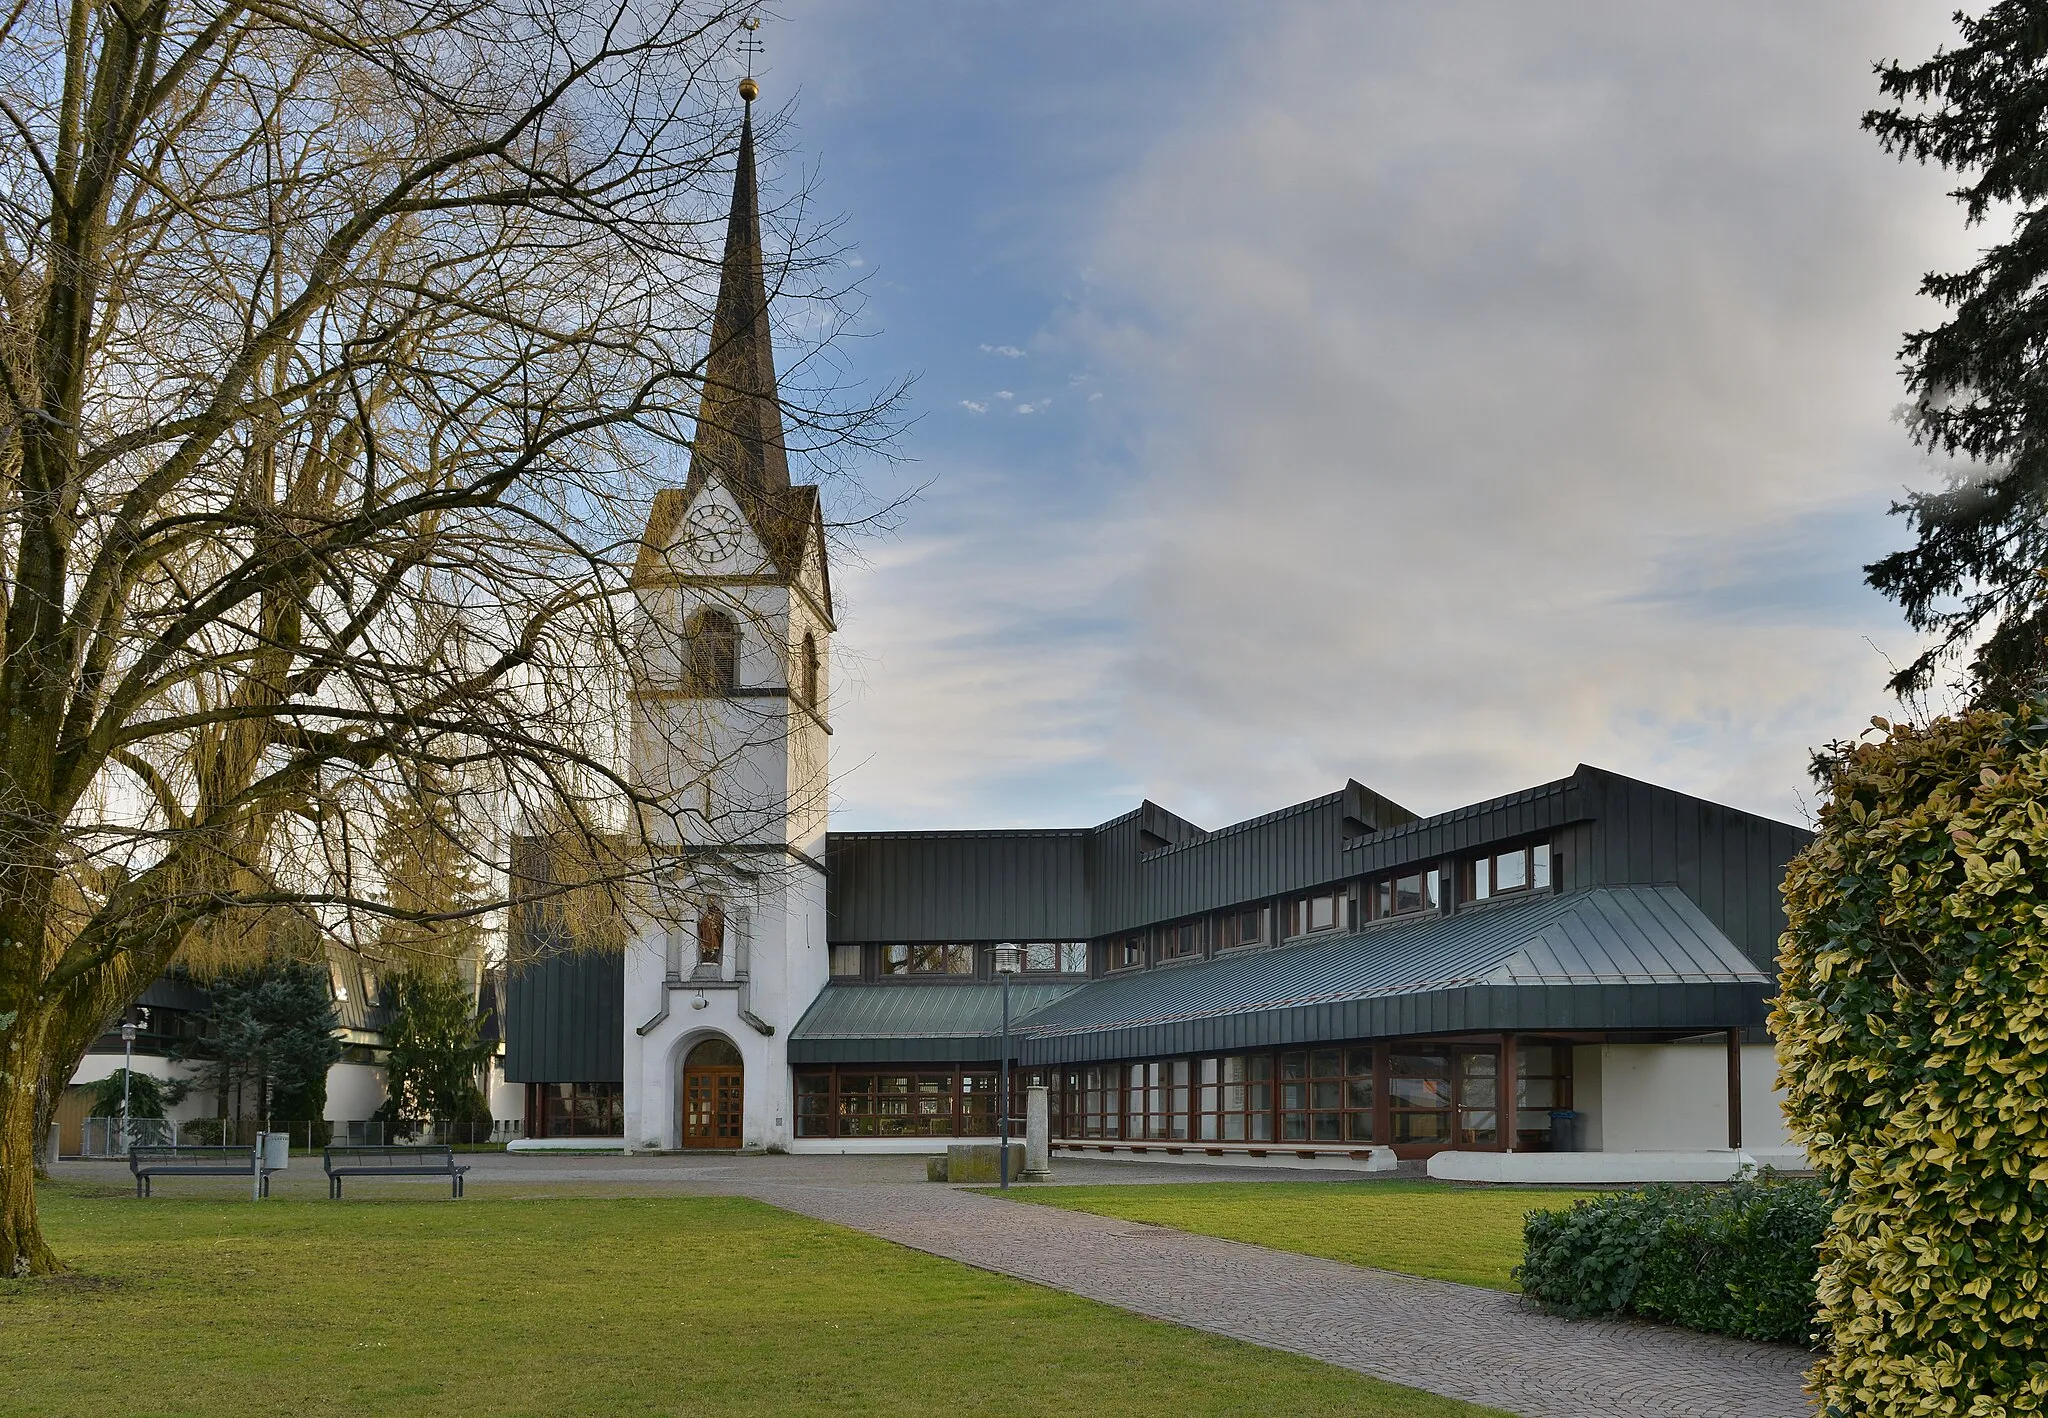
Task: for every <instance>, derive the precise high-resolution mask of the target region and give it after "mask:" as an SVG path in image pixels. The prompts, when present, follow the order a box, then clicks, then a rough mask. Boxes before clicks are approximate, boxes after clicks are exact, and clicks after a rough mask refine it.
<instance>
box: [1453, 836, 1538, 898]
mask: <svg viewBox="0 0 2048 1418" xmlns="http://www.w3.org/2000/svg"><path fill="white" fill-rule="evenodd" d="M1469 870H1470V873H1471V895H1472V899H1473V900H1474V901H1485V900H1489V899H1490V898H1492V897H1495V896H1509V895H1513V894H1514V893H1516V892H1520V891H1548V890H1549V889H1550V844H1549V843H1548V842H1538V843H1535V844H1534V845H1532V846H1527V847H1512V848H1510V849H1508V850H1507V851H1505V852H1494V853H1491V854H1490V855H1487V856H1484V857H1480V858H1479V859H1478V860H1476V861H1474V862H1473V863H1472V864H1471V866H1470V868H1469Z"/></svg>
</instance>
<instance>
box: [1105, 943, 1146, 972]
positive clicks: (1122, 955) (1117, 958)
mask: <svg viewBox="0 0 2048 1418" xmlns="http://www.w3.org/2000/svg"><path fill="white" fill-rule="evenodd" d="M1144 963H1145V937H1143V936H1141V935H1127V936H1124V937H1123V938H1121V939H1120V940H1116V941H1113V942H1111V944H1110V947H1109V968H1110V969H1112V970H1129V969H1133V968H1135V967H1137V966H1139V965H1143V964H1144Z"/></svg>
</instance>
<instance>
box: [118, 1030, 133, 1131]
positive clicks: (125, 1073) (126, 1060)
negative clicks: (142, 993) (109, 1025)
mask: <svg viewBox="0 0 2048 1418" xmlns="http://www.w3.org/2000/svg"><path fill="white" fill-rule="evenodd" d="M134 1077H135V1021H134V1020H132V1019H131V1020H128V1021H125V1022H124V1023H123V1024H122V1025H121V1151H122V1152H124V1153H125V1152H127V1151H128V1150H129V1149H130V1148H132V1147H133V1146H134V1145H135V1130H134V1129H133V1128H131V1127H129V1126H128V1087H129V1081H130V1080H131V1079H133V1078H134Z"/></svg>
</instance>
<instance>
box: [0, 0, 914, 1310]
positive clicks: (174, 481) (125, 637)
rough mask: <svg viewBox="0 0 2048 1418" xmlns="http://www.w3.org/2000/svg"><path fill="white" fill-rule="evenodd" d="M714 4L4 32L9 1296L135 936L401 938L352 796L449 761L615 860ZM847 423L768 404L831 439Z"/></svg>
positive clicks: (1, 409)
mask: <svg viewBox="0 0 2048 1418" xmlns="http://www.w3.org/2000/svg"><path fill="white" fill-rule="evenodd" d="M736 18H737V11H736V10H735V9H733V8H728V7H723V6H720V5H717V4H689V3H682V0H668V2H665V0H511V3H503V0H493V3H488V4H486V3H475V4H465V3H461V0H457V3H455V4H450V5H441V4H434V3H429V0H366V3H365V2H363V0H355V2H354V3H347V4H338V3H336V4H329V3H323V0H282V3H265V4H263V5H261V6H248V5H242V4H237V3H233V0H113V3H107V0H101V2H100V3H87V0H71V2H70V3H64V0H24V3H23V4H21V5H19V6H17V7H14V8H13V9H11V10H9V11H8V12H6V14H5V16H4V17H0V124H4V125H5V128H6V133H7V140H6V142H5V143H4V144H0V175H4V180H0V297H4V313H0V321H4V324H0V596H4V598H5V603H4V605H0V612H4V632H0V634H4V639H0V712H4V715H5V726H6V727H5V739H4V743H0V1273H7V1274H22V1273H28V1272H35V1271H45V1270H51V1269H56V1268H59V1266H60V1263H59V1261H58V1259H57V1258H56V1257H55V1256H54V1255H53V1254H52V1253H51V1252H50V1250H49V1249H48V1247H47V1246H46V1244H45V1243H44V1241H43V1238H42V1236H41V1234H40V1231H39V1227H38V1221H37V1215H36V1210H35V1193H34V1188H33V1184H32V1176H31V1171H30V1164H29V1158H30V1156H31V1152H32V1146H31V1139H32V1138H33V1137H34V1136H35V1135H36V1133H37V1131H38V1130H39V1129H38V1121H39V1118H41V1119H46V1118H47V1116H48V1107H49V1103H50V1095H51V1090H52V1089H53V1087H57V1086H61V1084H62V1082H63V1080H64V1079H65V1078H66V1077H68V1075H69V1073H70V1071H71V1068H72V1067H73V1065H75V1063H76V1060H77V1058H78V1057H79V1054H80V1053H81V1052H82V1051H83V1050H84V1049H85V1048H86V1047H88V1046H89V1044H90V1042H91V1040H92V1039H93V1038H94V1037H96V1036H97V1035H98V1034H99V1033H100V1032H101V1031H102V1030H103V1029H104V1028H105V1026H106V1025H107V1023H108V1022H109V1021H110V1020H111V1019H112V1018H113V1017H114V1015H115V1014H116V1013H117V1012H118V1011H119V1010H121V1009H122V1008H125V1007H126V1005H127V1004H128V1003H129V1002H131V1001H132V1000H133V999H134V998H135V997H136V995H137V994H139V993H140V991H141V990H142V989H143V988H145V987H146V986H147V985H148V983H149V982H150V981H151V980H152V979H154V978H155V977H156V976H157V975H158V974H159V973H160V972H161V970H162V969H163V968H164V967H165V966H166V965H167V964H168V963H170V962H171V961H172V960H173V958H174V957H180V958H189V959H192V960H194V961H195V962H196V963H200V964H204V963H205V962H207V961H208V960H216V961H226V960H229V959H231V958H232V957H233V955H234V953H235V951H236V950H237V948H238V943H237V935H238V933H237V931H236V930H235V929H234V924H233V923H234V919H235V918H236V915H237V913H244V912H260V911H264V910H267V909H275V908H278V907H281V906H290V907H292V908H294V909H299V910H304V911H307V912H309V913H311V914H312V915H313V916H314V917H315V918H317V919H319V920H322V921H324V922H326V923H328V925H329V927H330V929H332V930H334V931H336V932H337V933H339V934H341V935H342V936H343V937H346V936H347V934H348V932H349V931H351V930H354V929H356V927H355V925H353V924H352V922H354V921H356V920H357V919H358V918H360V917H361V916H362V915H363V914H364V913H369V914H370V915H371V916H373V917H374V916H381V917H383V918H389V917H391V916H394V915H398V916H404V915H407V914H411V915H412V916H414V917H416V918H419V919H428V918H431V917H432V916H433V915H434V914H435V913H436V910H437V909H438V908H436V907H434V906H433V905H432V904H431V903H427V904H419V903H406V902H402V901H401V902H398V903H396V904H394V902H393V901H392V900H390V899H388V897H387V894H386V893H384V892H383V891H382V890H381V889H380V885H379V883H378V881H377V880H376V873H375V870H374V868H373V867H372V868H370V869H368V870H367V871H366V870H365V863H366V862H369V861H370V860H371V859H372V858H373V857H374V847H375V833H374V830H372V827H371V826H370V823H369V818H370V817H372V816H374V811H375V804H376V803H377V802H378V801H379V798H380V794H381V795H385V796H388V795H389V794H390V793H391V792H394V791H403V790H404V788H405V785H406V784H408V783H414V782H418V781H422V780H424V779H432V780H434V781H443V780H450V779H453V780H460V781H462V782H463V783H465V784H467V785H469V789H468V791H467V792H466V794H465V796H464V798H463V801H464V802H465V803H466V804H468V807H467V809H466V810H469V811H473V812H476V813H477V814H478V815H479V816H480V817H487V818H489V819H490V821H491V824H493V825H494V826H495V830H496V831H497V833H498V836H497V838H496V839H495V840H501V841H502V840H503V836H504V833H505V832H506V831H508V830H510V828H509V827H508V824H527V825H529V826H537V828H538V829H539V830H544V831H545V832H547V833H548V834H551V835H552V836H554V837H555V838H557V839H558V840H564V841H573V842H578V843H581V844H583V848H584V850H583V851H582V853H581V858H582V859H583V860H585V861H586V862H590V863H594V864H595V865H594V866H593V868H592V871H593V873H594V875H593V876H592V877H591V878H589V879H591V880H597V879H602V880H603V881H604V882H607V883H620V884H630V879H631V878H632V877H633V876H634V874H635V873H636V872H638V871H640V870H641V866H640V865H639V863H640V862H641V860H642V859H643V858H644V856H645V854H644V853H635V852H634V851H633V850H631V849H630V847H626V848H621V847H619V846H618V845H617V844H618V843H620V842H621V841H625V842H628V843H630V842H631V841H632V840H635V838H634V830H635V829H636V828H637V827H639V826H640V825H641V824H642V823H643V821H644V819H645V817H646V815H647V814H649V813H667V812H669V811H670V807H671V805H670V804H669V803H668V802H666V801H661V800H655V799H653V798H649V797H648V796H647V795H646V794H645V793H642V792H640V791H639V790H636V789H635V787H634V786H633V774H632V772H631V771H630V768H629V767H628V765H627V761H626V760H627V746H626V745H625V744H624V742H623V738H624V729H623V727H622V723H623V716H622V714H621V712H620V711H621V706H622V705H623V704H624V703H625V702H626V698H627V696H628V694H629V692H630V688H631V680H632V672H631V670H630V669H627V668H622V660H621V656H620V655H619V654H618V653H617V650H618V647H619V646H620V645H622V644H623V643H624V642H625V641H626V640H627V638H628V635H627V623H628V618H629V617H630V615H631V614H632V612H631V609H630V607H631V601H632V586H633V576H634V566H635V561H636V558H638V557H640V555H641V554H642V550H643V549H642V548H641V547H640V545H639V542H640V535H641V528H642V526H643V525H644V523H645V518H646V510H647V507H648V505H649V500H650V496H651V490H652V487H653V485H654V484H656V483H660V482H663V481H673V479H672V478H670V477H668V476H667V474H668V470H669V469H670V468H671V467H672V466H673V465H674V461H675V459H676V457H677V456H678V455H677V453H676V451H675V450H677V449H680V448H682V447H685V446H687V444H688V442H689V439H690V438H691V437H692V436H693V430H694V425H693V423H692V420H693V417H694V416H695V414H696V412H697V398H698V391H699V383H700V374H701V369H702V363H703V360H704V357H705V354H706V345H707V339H708V336H709V332H710V327H711V299H710V294H711V290H712V288H713V286H714V285H715V282H716V278H717V264H718V263H717V255H716V250H717V248H716V238H717V235H718V234H719V231H720V224H721V223H720V219H721V218H722V215H723V213H722V211H721V207H722V205H723V198H724V195H725V175H726V173H727V172H728V171H729V164H730V153H731V142H732V135H733V128H734V113H733V109H732V99H731V91H730V89H729V87H727V85H726V84H725V82H724V80H725V79H729V78H730V76H731V73H730V61H729V58H728V56H727V54H726V46H727V42H728V40H729V38H730V36H731V34H732V30H733V26H734V23H735V21H736ZM823 245H824V243H820V244H819V245H818V246H817V247H813V248H803V249H805V250H810V251H813V252H814V253H815V255H816V256H817V258H818V259H819V260H821V261H822V260H825V259H828V258H829V257H830V255H831V253H830V252H829V251H826V250H824V249H823ZM805 259H809V258H808V257H806V258H805ZM790 268H791V269H796V270H798V271H801V270H802V269H803V268H804V263H803V261H797V262H794V263H792V265H791V267H790ZM806 289H807V291H808V292H809V293H810V294H811V295H813V296H815V297H817V298H819V299H821V300H822V301H824V302H825V305H826V307H827V308H828V309H835V310H843V309H844V308H845V307H844V305H843V303H841V302H838V301H837V295H838V294H839V293H838V292H835V291H833V290H831V289H829V288H826V287H825V286H824V284H823V278H822V277H820V278H819V279H817V280H813V281H811V282H810V283H809V284H808V286H807V287H806ZM831 323H832V322H831V321H830V320H829V319H828V320H826V321H824V322H823V324H824V325H826V326H830V325H831ZM818 382H821V383H822V382H824V381H818ZM835 398H836V396H835V395H833V394H832V393H831V392H830V391H827V392H826V393H824V394H821V396H820V399H819V401H818V402H819V403H820V404H821V405H822V404H826V403H831V402H833V400H834V399H835ZM847 402H848V401H847V400H844V399H839V400H838V401H837V405H836V406H835V407H834V408H833V409H825V408H820V409H816V410H806V409H801V408H797V409H793V410H789V412H790V416H791V421H792V423H793V425H794V426H795V427H796V428H797V429H799V430H804V431H806V432H807V433H808V434H809V435H810V441H811V443H812V444H813V446H814V448H815V449H817V450H821V451H823V450H829V449H831V448H834V447H839V448H845V447H858V446H861V445H863V444H864V443H865V442H866V441H867V440H868V439H869V438H870V437H871V436H872V432H873V430H875V429H877V428H879V427H880V424H879V423H878V422H877V421H876V419H875V415H876V413H877V412H878V411H879V410H878V407H875V406H871V407H869V408H867V409H850V408H847V407H844V405H845V404H846V403H847ZM818 791H820V792H822V788H820V789H819V790H818ZM568 855H570V856H571V857H575V856H576V855H577V854H576V853H574V852H572V853H570V854H568ZM451 909H460V910H463V911H470V910H475V909H480V907H479V906H478V905H477V903H474V902H469V903H462V904H461V905H460V906H459V907H457V908H451ZM367 934H368V935H374V934H375V932H374V931H370V932H368V933H367ZM358 938H362V936H361V934H360V933H359V935H358Z"/></svg>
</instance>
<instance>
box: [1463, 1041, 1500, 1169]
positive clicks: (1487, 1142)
mask: <svg viewBox="0 0 2048 1418" xmlns="http://www.w3.org/2000/svg"><path fill="white" fill-rule="evenodd" d="M1457 1059H1458V1134H1457V1136H1458V1146H1460V1147H1492V1146H1494V1145H1495V1144H1496V1143H1498V1142H1499V1140H1500V1113H1499V1111H1498V1105H1499V1101H1500V1089H1499V1083H1500V1054H1499V1053H1498V1052H1497V1051H1495V1050H1493V1049H1459V1050H1458V1051H1457Z"/></svg>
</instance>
